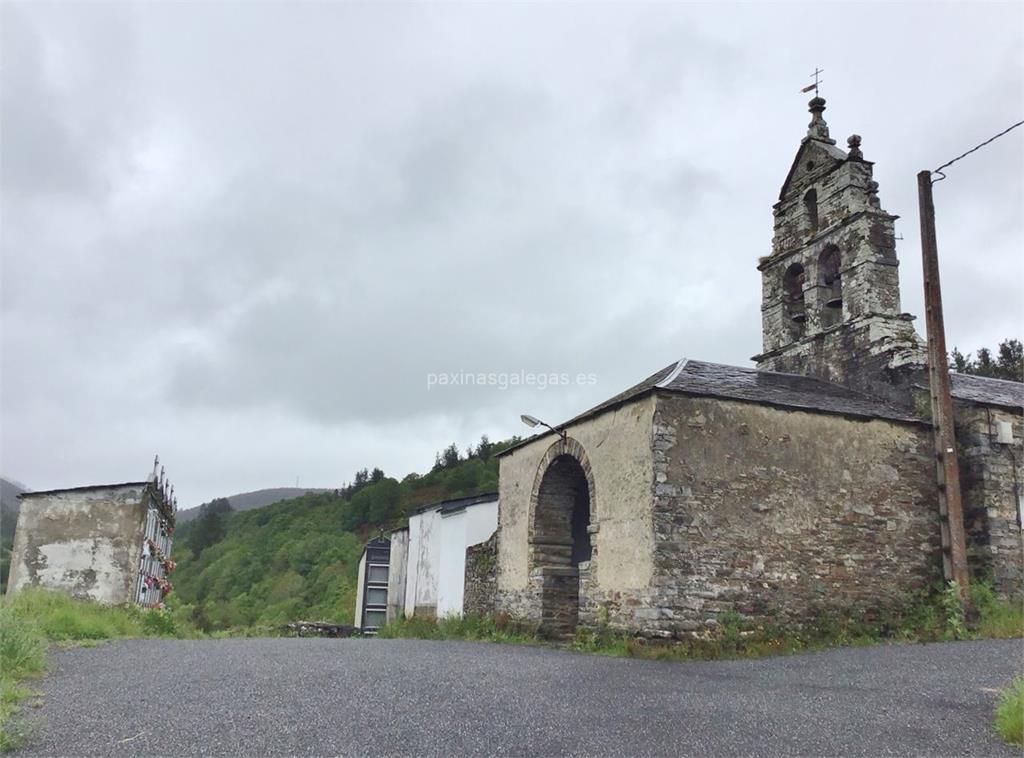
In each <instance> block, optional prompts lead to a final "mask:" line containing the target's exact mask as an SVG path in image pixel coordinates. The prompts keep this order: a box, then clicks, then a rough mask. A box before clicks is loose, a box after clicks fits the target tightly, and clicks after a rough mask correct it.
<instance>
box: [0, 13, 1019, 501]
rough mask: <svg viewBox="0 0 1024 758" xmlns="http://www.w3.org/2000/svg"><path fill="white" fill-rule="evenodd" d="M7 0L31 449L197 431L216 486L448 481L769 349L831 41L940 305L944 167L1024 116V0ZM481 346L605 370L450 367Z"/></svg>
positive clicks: (180, 456) (59, 469)
mask: <svg viewBox="0 0 1024 758" xmlns="http://www.w3.org/2000/svg"><path fill="white" fill-rule="evenodd" d="M0 14H2V47H0V51H2V61H0V64H2V66H0V72H2V73H0V93H2V113H0V116H2V134H0V138H2V144H0V147H2V149H0V160H2V166H0V169H2V177H0V179H2V185H0V190H2V193H0V211H2V319H3V320H2V342H0V346H2V354H0V359H2V366H0V368H2V373H0V423H2V437H0V444H2V448H0V455H2V458H0V473H2V474H3V475H4V476H6V477H9V478H15V479H18V480H21V481H22V482H24V483H25V484H27V485H28V486H30V487H32V488H34V489H44V488H51V487H62V486H77V485H85V484H97V483H106V482H118V481H125V480H134V479H139V478H142V477H144V476H145V474H146V472H147V470H148V468H149V465H150V462H151V460H152V456H153V454H154V453H155V452H159V453H160V456H161V459H162V460H164V461H165V462H166V465H167V469H168V474H169V476H170V477H171V480H172V482H174V483H175V485H176V487H177V491H178V493H179V496H180V497H179V499H180V502H181V505H182V507H188V506H193V505H198V504H199V503H200V502H202V501H204V500H208V499H210V498H213V497H216V496H218V495H226V494H231V493H235V492H239V491H245V490H251V489H256V488H262V487H274V486H292V485H294V484H295V482H296V478H298V481H299V483H300V484H301V485H302V486H311V487H313V486H320V487H334V486H338V485H340V484H341V483H343V482H345V481H347V480H351V478H352V474H353V472H354V471H355V470H356V469H358V468H361V467H364V466H369V467H372V466H380V467H382V468H383V469H384V470H385V471H386V472H387V473H388V474H389V475H393V476H397V477H399V478H401V477H402V476H403V475H405V474H406V473H408V472H410V471H419V472H421V473H422V472H424V471H426V470H428V469H429V468H430V465H431V464H432V462H433V458H434V452H435V451H436V450H439V449H441V448H443V447H444V446H445V445H447V444H448V443H450V442H452V441H456V442H458V443H459V445H460V447H465V446H466V445H468V444H470V443H472V442H474V441H475V440H477V439H479V437H480V435H481V434H487V435H489V436H490V438H491V439H492V440H496V439H501V438H504V437H507V436H509V435H511V434H516V433H518V434H523V433H527V430H526V429H525V427H523V426H522V425H521V424H520V422H519V414H520V413H524V412H525V413H531V414H533V415H535V416H539V417H541V418H544V419H545V420H549V421H551V422H552V423H555V422H557V421H560V420H564V419H565V418H567V417H570V416H572V415H574V414H576V413H578V412H580V411H582V410H584V409H585V408H587V407H589V406H591V405H594V404H596V403H597V402H600V401H601V400H603V399H605V398H607V397H609V396H611V395H613V394H616V393H618V392H619V391H621V390H622V389H624V388H625V387H627V386H629V385H631V384H633V383H635V382H636V381H638V380H640V379H642V378H644V377H646V376H648V375H649V374H651V373H653V372H654V371H656V370H658V369H660V368H662V367H664V366H666V365H668V364H669V363H671V362H673V361H675V360H676V359H678V358H680V357H683V356H685V357H690V358H699V359H703V360H710V361H719V362H723V363H732V364H736V365H740V366H747V365H750V361H749V359H750V356H752V355H754V354H755V353H757V352H759V351H760V347H761V343H760V328H761V322H760V310H759V307H760V279H759V274H758V272H757V270H756V269H755V265H756V261H757V258H758V256H760V255H764V254H766V253H767V252H768V249H769V244H770V240H771V232H772V216H771V206H772V203H773V202H774V201H775V200H776V199H777V197H778V192H779V188H780V185H781V183H782V181H783V179H784V178H785V175H786V172H787V171H788V169H789V166H790V162H791V161H792V159H793V156H794V154H795V151H796V149H797V147H798V145H799V141H800V139H801V138H802V137H803V136H804V134H805V132H806V127H807V123H808V121H809V115H808V113H807V109H806V107H807V99H808V96H807V95H801V94H799V89H800V88H801V87H802V86H804V85H805V84H806V83H808V81H809V79H808V75H809V74H810V73H811V72H812V71H813V70H814V68H815V66H821V67H823V68H824V69H825V74H824V76H823V79H824V84H823V85H822V94H823V95H824V96H825V97H826V98H827V99H828V110H827V111H826V113H825V117H826V119H827V121H828V123H829V126H830V128H831V131H832V136H833V137H834V138H836V139H837V140H838V142H839V144H840V146H845V142H846V137H847V136H848V135H850V134H851V133H854V132H856V133H858V134H860V135H862V136H863V151H864V155H865V157H866V158H867V159H868V160H872V161H875V162H876V166H875V178H876V179H877V180H878V181H879V182H880V184H881V191H880V198H881V201H882V206H883V208H885V209H886V210H888V211H890V212H892V213H896V214H899V215H900V216H901V217H902V220H900V221H899V222H897V233H898V234H901V235H902V237H903V239H902V241H900V242H899V243H898V246H899V247H898V253H899V255H900V257H901V260H902V267H901V269H900V272H901V281H902V286H903V307H904V309H905V310H908V311H910V312H912V313H916V314H919V315H920V314H921V313H922V308H921V302H922V294H921V289H922V285H921V266H920V247H919V240H918V231H917V225H918V215H917V198H916V180H915V174H916V173H917V172H918V171H919V170H921V169H926V168H934V167H936V166H938V165H939V164H941V163H943V162H945V161H946V160H948V159H949V158H952V157H953V156H955V155H957V154H958V153H960V152H963V151H964V150H966V149H967V148H970V147H972V146H973V145H975V144H977V143H978V142H980V141H982V140H983V139H985V138H987V137H989V136H991V135H992V134H994V133H996V132H997V131H1000V130H1001V129H1003V128H1005V127H1006V126H1009V125H1010V124H1012V123H1014V122H1015V121H1018V120H1020V119H1021V118H1024V115H1022V114H1024V76H1022V69H1024V66H1022V50H1024V47H1022V28H1024V15H1022V14H1024V6H1022V5H1021V4H1019V3H1007V4H1003V5H997V4H990V5H982V4H976V3H971V4H959V5H930V4H923V3H915V4H905V5H900V4H895V3H884V4H883V3H875V4H868V3H862V4H856V5H845V4H838V3H834V4H826V3H816V4H814V5H813V6H812V5H797V4H787V5H767V4H765V5H755V4H744V5H735V6H728V5H725V4H717V5H714V6H711V5H699V4H694V3H686V4H683V3H679V4H667V3H663V4H651V5H641V4H636V3H629V4H626V3H623V4H609V3H601V4H597V3H594V4H588V3H573V4H568V3H563V4H557V5H556V4H540V3H530V4H526V3H518V4H499V3H488V4H482V3H480V4H465V5H457V4H444V5H439V4H416V5H405V4H396V3H387V4H385V3H376V4H365V5H363V4H348V3H316V4H301V5H300V4H295V3H289V4H283V3H282V4H273V3H260V4H241V3H237V4H236V3H207V4H201V3H184V2H181V3H166V4H153V3H146V4H142V3H138V4H117V5H106V4H99V3H75V4H69V5H61V4H58V3H38V4H25V5H22V4H18V3H12V2H4V3H3V4H2V6H0ZM1022 146H1024V129H1021V130H1018V131H1016V132H1013V133H1011V134H1010V135H1008V136H1007V137H1004V138H1003V139H1001V140H999V141H998V142H996V143H994V144H993V145H991V146H989V147H987V148H985V149H984V150H983V151H981V152H979V153H978V154H976V155H974V156H972V157H971V158H969V159H967V160H965V161H963V162H962V163H958V164H957V165H956V166H954V167H953V168H952V169H951V170H950V171H949V172H948V174H949V179H948V180H947V181H945V182H943V183H941V184H938V185H936V204H937V212H938V216H939V223H938V237H939V252H940V256H941V261H942V275H943V284H944V287H945V289H944V298H945V303H946V323H947V335H948V340H949V343H950V344H951V345H957V346H960V347H961V349H963V350H965V351H966V350H973V349H975V348H977V347H979V346H983V345H988V346H995V344H996V343H998V342H999V341H1000V340H1001V339H1004V338H1006V337H1009V336H1014V335H1016V336H1019V335H1020V334H1021V332H1022V331H1024V330H1022V305H1021V300H1022V298H1021V289H1022V285H1024V253H1022V250H1024V229H1022V209H1024V194H1022V179H1021V176H1022V169H1024V147H1022ZM918 331H919V332H920V333H922V334H923V323H922V322H921V321H919V322H918ZM459 371H464V372H494V373H502V372H508V373H517V372H532V373H544V374H549V373H566V374H569V375H570V376H571V377H572V383H571V384H570V386H558V387H547V388H544V389H541V388H539V387H537V386H533V387H510V388H506V389H501V388H500V387H477V388H467V387H454V386H447V387H443V386H434V387H431V388H429V389H428V377H429V375H430V374H440V373H442V372H459ZM579 373H584V374H590V375H592V377H590V378H589V379H588V380H587V381H585V382H584V383H583V384H582V385H577V384H576V383H575V380H576V375H577V374H579Z"/></svg>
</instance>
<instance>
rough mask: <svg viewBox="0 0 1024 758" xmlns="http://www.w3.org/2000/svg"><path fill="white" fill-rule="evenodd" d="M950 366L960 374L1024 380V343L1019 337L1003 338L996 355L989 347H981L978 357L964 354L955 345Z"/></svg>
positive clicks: (1017, 380) (1014, 380) (1016, 380)
mask: <svg viewBox="0 0 1024 758" xmlns="http://www.w3.org/2000/svg"><path fill="white" fill-rule="evenodd" d="M949 366H950V368H952V369H953V370H954V371H956V372H957V373H959V374H973V375H974V376H987V377H990V378H993V379H1008V380H1010V381H1012V382H1024V345H1022V344H1021V341H1020V340H1018V339H1007V340H1003V341H1002V342H1000V343H999V349H998V350H997V351H996V355H995V357H993V355H992V351H991V350H989V349H988V348H987V347H982V348H979V349H978V353H977V357H972V356H971V354H970V353H968V354H967V355H964V354H963V353H961V352H960V351H959V350H958V349H956V348H955V347H954V348H953V352H951V353H950V354H949Z"/></svg>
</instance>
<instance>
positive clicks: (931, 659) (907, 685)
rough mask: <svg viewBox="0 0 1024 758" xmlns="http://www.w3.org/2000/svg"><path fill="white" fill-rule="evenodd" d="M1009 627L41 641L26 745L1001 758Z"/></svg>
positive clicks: (1013, 660) (1014, 662)
mask: <svg viewBox="0 0 1024 758" xmlns="http://www.w3.org/2000/svg"><path fill="white" fill-rule="evenodd" d="M1022 653H1024V646H1022V642H1021V641H1020V640H1002V641H986V642H959V643H947V644H942V645H903V646H889V647H873V648H859V649H844V650H835V651H830V652H826V653H818V654H811V655H804V656H797V657H790V658H774V659H766V660H760V661H724V662H712V663H661V662H653V661H636V660H627V659H616V658H602V657H597V656H585V655H580V654H574V653H569V652H564V651H559V650H550V649H539V648H529V647H520V646H501V645H489V644H484V643H455V642H427V641H414V640H372V639H367V640H322V639H253V640H242V639H237V640H211V641H156V640H130V641H124V642H118V643H113V644H109V645H104V646H101V647H97V648H86V649H76V650H69V651H64V652H60V653H57V654H55V655H54V659H55V664H56V665H55V670H54V673H53V674H52V675H51V676H50V677H48V678H47V679H46V680H44V681H43V684H42V688H43V691H44V693H45V705H44V706H43V708H42V709H41V710H40V711H37V712H35V713H38V714H41V715H42V716H43V717H44V719H45V720H44V721H43V725H42V733H41V737H40V740H39V741H38V742H37V743H36V744H35V745H33V746H31V747H30V748H29V749H28V750H26V751H25V752H26V753H29V754H37V755H75V756H86V755H145V756H158V755H175V756H183V755H267V754H273V755H351V754H359V755H367V754H369V755H393V754H413V755H438V756H450V755H455V756H459V755H483V754H501V755H530V756H549V755H617V756H618V755H644V756H647V755H659V756H660V755H672V756H675V755H684V754H685V755H702V756H703V755H729V756H733V755H794V754H800V755H871V756H878V755H1017V753H1016V752H1015V751H1013V750H1011V749H1010V748H1008V747H1007V746H1006V745H1003V744H1002V743H1000V742H999V741H998V740H997V739H995V738H994V737H993V735H992V733H991V726H990V724H991V714H992V707H993V703H994V701H995V692H994V690H995V689H996V688H999V687H1002V686H1004V685H1005V684H1006V683H1007V682H1008V680H1009V679H1010V677H1011V676H1012V675H1013V673H1014V672H1015V671H1020V670H1021V666H1022Z"/></svg>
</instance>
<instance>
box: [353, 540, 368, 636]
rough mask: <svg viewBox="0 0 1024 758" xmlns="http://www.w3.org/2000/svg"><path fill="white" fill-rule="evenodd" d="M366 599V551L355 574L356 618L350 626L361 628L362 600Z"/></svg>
mask: <svg viewBox="0 0 1024 758" xmlns="http://www.w3.org/2000/svg"><path fill="white" fill-rule="evenodd" d="M365 599H366V551H365V550H364V551H363V555H362V557H361V558H360V559H359V573H358V574H357V575H356V619H355V621H354V622H352V626H354V627H355V628H356V629H361V628H362V626H363V602H364V601H365Z"/></svg>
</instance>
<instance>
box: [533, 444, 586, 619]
mask: <svg viewBox="0 0 1024 758" xmlns="http://www.w3.org/2000/svg"><path fill="white" fill-rule="evenodd" d="M593 493H594V488H593V476H592V474H591V471H590V464H589V462H588V461H587V459H586V454H585V453H584V452H583V448H582V446H581V445H580V444H579V443H578V442H576V441H575V440H572V439H567V440H565V441H561V440H559V441H558V442H556V443H555V444H554V445H552V447H551V448H550V449H549V450H548V452H547V454H546V455H545V456H544V460H542V461H541V465H540V466H539V468H538V471H537V480H536V482H535V484H534V495H533V502H532V506H533V507H532V519H531V524H530V576H531V582H532V583H533V584H534V588H535V591H536V592H537V594H538V596H539V598H538V599H539V600H540V622H541V629H542V631H543V632H544V633H545V634H547V635H550V636H555V637H560V636H566V635H571V634H573V632H574V631H575V629H576V624H577V623H578V621H579V609H580V584H581V582H580V579H581V575H584V578H586V576H589V571H590V569H591V565H592V564H591V562H592V560H593V557H594V555H593V553H594V551H593V546H592V544H591V529H590V528H589V527H590V524H591V517H592V514H593V512H594V508H593V502H594V498H593Z"/></svg>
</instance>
